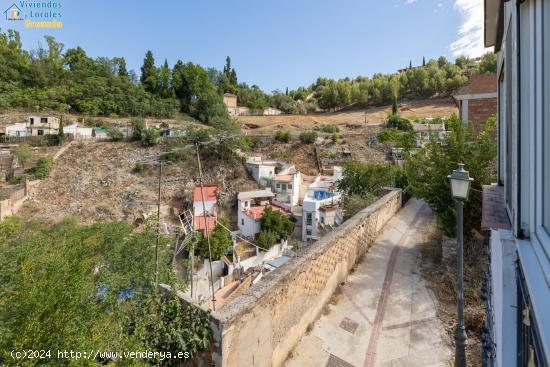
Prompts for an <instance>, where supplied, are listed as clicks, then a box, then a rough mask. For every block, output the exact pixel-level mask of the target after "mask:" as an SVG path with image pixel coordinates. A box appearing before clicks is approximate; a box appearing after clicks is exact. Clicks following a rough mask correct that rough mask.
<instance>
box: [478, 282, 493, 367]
mask: <svg viewBox="0 0 550 367" xmlns="http://www.w3.org/2000/svg"><path fill="white" fill-rule="evenodd" d="M491 282H492V281H491V272H490V271H486V272H485V273H484V274H483V283H482V285H481V298H482V299H483V302H484V303H485V323H484V325H483V326H482V327H481V346H482V352H481V354H482V355H481V357H482V366H483V367H493V366H495V365H496V364H495V363H496V360H495V357H496V355H495V342H494V340H495V337H494V334H493V333H494V330H495V329H494V307H493V298H492V294H493V291H492V287H491V284H492V283H491Z"/></svg>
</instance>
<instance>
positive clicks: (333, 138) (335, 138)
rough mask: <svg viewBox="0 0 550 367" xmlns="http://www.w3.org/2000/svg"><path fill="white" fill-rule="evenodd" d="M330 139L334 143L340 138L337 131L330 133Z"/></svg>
mask: <svg viewBox="0 0 550 367" xmlns="http://www.w3.org/2000/svg"><path fill="white" fill-rule="evenodd" d="M331 139H332V142H333V143H336V142H337V141H338V139H340V135H338V133H332V137H331Z"/></svg>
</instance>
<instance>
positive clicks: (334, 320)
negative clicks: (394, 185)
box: [286, 199, 451, 367]
mask: <svg viewBox="0 0 550 367" xmlns="http://www.w3.org/2000/svg"><path fill="white" fill-rule="evenodd" d="M433 225H435V219H434V217H433V215H432V213H431V211H430V209H429V208H428V206H427V205H426V204H425V203H424V202H422V201H418V200H415V199H412V200H411V201H409V203H408V204H407V205H406V206H405V207H404V208H403V209H402V210H401V211H400V212H399V213H397V214H396V215H395V216H394V217H393V218H392V219H391V220H390V222H389V223H388V224H387V225H386V227H385V228H384V230H383V232H382V233H381V234H380V236H379V237H378V238H377V239H376V242H375V243H374V244H373V246H372V247H371V249H370V250H369V252H368V253H367V254H366V255H365V257H364V259H363V261H362V262H361V263H360V264H358V266H357V268H356V270H355V272H353V273H352V274H350V276H349V277H348V280H347V282H346V284H345V285H344V286H343V287H342V292H341V294H340V295H339V296H337V301H336V302H335V303H334V304H330V305H329V306H328V311H327V312H326V313H325V314H324V315H322V316H321V318H320V319H319V320H318V321H317V322H316V323H315V324H314V326H313V328H312V330H311V331H310V332H309V333H308V334H307V335H305V336H304V337H303V338H302V340H301V341H300V343H299V344H298V345H297V346H296V348H295V349H294V352H293V354H292V357H291V358H289V360H288V361H287V363H286V366H287V367H310V366H311V367H325V366H326V367H352V366H353V367H375V366H376V367H382V366H384V367H385V366H388V367H390V366H391V367H401V366H407V367H409V366H410V367H417V366H418V367H428V366H450V365H451V364H450V363H449V361H451V351H450V348H449V346H448V337H447V335H446V333H445V330H444V329H443V326H442V324H441V322H440V321H439V320H438V319H437V318H436V309H435V299H434V297H433V295H432V294H431V292H430V291H429V290H428V288H427V286H426V281H425V280H424V279H423V277H422V275H421V272H420V269H419V262H420V244H421V243H422V242H424V241H425V240H426V239H427V238H426V237H427V235H426V228H427V227H428V226H433Z"/></svg>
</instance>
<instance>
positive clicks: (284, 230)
mask: <svg viewBox="0 0 550 367" xmlns="http://www.w3.org/2000/svg"><path fill="white" fill-rule="evenodd" d="M260 224H261V229H262V231H264V232H271V233H273V234H274V235H275V238H276V240H279V239H287V238H288V237H289V236H290V235H291V234H292V232H293V231H294V222H293V221H292V219H290V218H289V217H287V216H284V215H283V214H281V213H280V212H276V211H274V210H273V209H272V208H271V207H267V208H266V209H265V210H264V214H263V215H262V218H261V219H260Z"/></svg>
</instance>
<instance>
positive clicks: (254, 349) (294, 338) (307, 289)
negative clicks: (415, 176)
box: [212, 190, 401, 367]
mask: <svg viewBox="0 0 550 367" xmlns="http://www.w3.org/2000/svg"><path fill="white" fill-rule="evenodd" d="M400 208H401V190H393V191H390V192H389V193H387V194H386V195H384V196H383V197H382V198H380V199H379V200H377V201H376V202H375V203H373V204H372V205H370V206H369V207H367V208H365V209H364V210H362V211H361V212H359V213H358V214H356V215H355V216H354V217H352V218H350V219H349V220H348V221H346V222H345V223H344V224H343V225H342V226H340V227H339V228H338V229H337V230H335V231H334V232H331V233H329V234H327V235H326V236H324V237H323V238H322V239H321V240H319V241H317V242H316V243H315V244H313V245H311V246H309V247H307V248H306V249H305V250H304V252H303V253H302V254H301V255H300V256H299V257H295V258H293V259H292V260H291V261H289V262H287V263H286V264H285V265H283V266H282V267H281V268H279V269H278V270H277V271H274V272H271V273H268V274H267V275H265V276H264V277H263V279H262V280H261V281H260V282H259V283H257V284H255V285H253V286H252V287H250V288H248V289H247V290H246V291H245V292H244V293H243V294H241V295H240V296H239V297H237V298H236V299H234V300H232V301H231V302H229V303H228V304H226V305H225V306H224V307H223V308H222V309H221V310H219V311H215V312H213V313H212V329H213V331H214V339H215V343H214V346H213V349H214V350H213V355H212V358H213V360H214V361H215V363H216V366H219V367H239V366H255V367H258V366H259V367H263V366H266V367H267V366H274V367H279V366H282V365H283V363H284V361H285V360H286V358H287V357H288V355H289V353H290V352H291V351H292V349H293V348H294V346H295V345H296V344H297V343H298V341H299V340H300V338H301V337H302V336H303V335H304V334H305V333H306V331H307V328H308V326H309V325H311V324H312V323H313V322H314V321H315V320H316V319H317V318H318V317H319V315H320V313H321V311H322V309H323V308H324V307H325V305H326V304H327V303H328V302H329V301H330V299H331V297H332V295H333V293H334V291H335V290H336V288H337V287H338V286H339V284H340V283H341V282H344V281H345V280H346V278H347V276H348V274H349V272H350V270H351V268H352V267H353V265H354V264H355V263H356V262H357V261H358V260H359V259H360V258H361V256H362V255H363V254H365V252H366V251H367V250H368V248H369V247H370V245H371V244H372V242H373V241H374V239H375V238H376V237H377V235H378V233H379V232H380V230H381V229H382V228H383V227H384V225H385V224H386V223H387V222H388V220H389V219H390V218H391V217H393V215H394V214H395V213H396V212H397V211H399V209H400Z"/></svg>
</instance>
